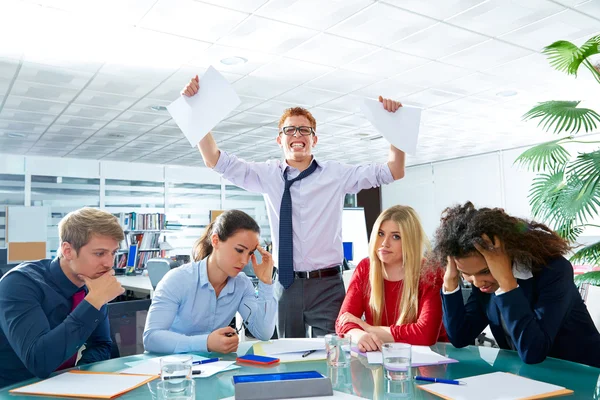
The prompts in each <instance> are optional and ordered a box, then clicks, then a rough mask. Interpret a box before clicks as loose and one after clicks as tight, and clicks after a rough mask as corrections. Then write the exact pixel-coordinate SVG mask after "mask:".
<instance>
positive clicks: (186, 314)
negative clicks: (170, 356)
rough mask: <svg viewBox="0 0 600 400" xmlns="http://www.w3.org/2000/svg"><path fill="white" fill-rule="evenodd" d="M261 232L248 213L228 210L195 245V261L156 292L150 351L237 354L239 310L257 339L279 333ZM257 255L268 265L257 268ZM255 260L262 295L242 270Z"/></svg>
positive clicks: (151, 313)
mask: <svg viewBox="0 0 600 400" xmlns="http://www.w3.org/2000/svg"><path fill="white" fill-rule="evenodd" d="M259 237H260V228H259V226H258V224H257V223H256V221H254V219H252V217H250V216H249V215H248V214H246V213H244V212H242V211H239V210H229V211H225V212H224V213H223V214H221V215H219V216H218V217H217V219H216V220H215V221H214V222H212V223H211V224H210V225H209V226H207V227H206V231H205V232H204V234H203V235H202V237H201V238H200V239H198V241H196V243H195V244H194V248H193V251H192V255H193V259H194V261H193V262H192V263H189V264H186V265H183V266H181V267H179V268H175V269H173V270H171V271H169V272H168V273H167V274H166V275H165V276H164V278H163V279H162V280H161V281H160V282H159V284H158V286H157V287H156V291H155V292H154V297H153V299H152V305H151V306H150V310H149V312H148V317H147V319H146V328H145V329H144V347H145V349H146V350H147V351H150V352H158V353H186V352H194V351H195V352H207V351H208V352H217V353H231V352H235V351H236V350H237V347H238V342H239V338H238V336H237V334H236V330H235V329H233V328H231V327H229V326H228V325H229V323H230V321H231V319H232V318H233V317H234V316H235V313H236V311H238V312H239V313H240V314H241V316H242V319H243V321H244V324H245V325H246V326H247V327H248V329H249V330H250V332H251V333H252V335H253V336H254V337H256V338H257V339H260V340H268V339H270V338H271V336H272V335H273V332H274V330H275V318H276V315H277V300H276V298H275V297H274V295H273V286H272V279H271V278H272V274H273V259H272V257H271V255H270V254H269V253H268V252H266V251H265V250H264V249H262V248H261V247H260V246H259V244H258V243H259ZM254 251H259V252H260V254H261V256H262V263H261V264H257V261H256V256H255V255H254ZM249 260H251V261H252V265H253V267H254V272H255V274H256V276H257V278H258V279H259V283H258V294H256V293H255V289H254V285H253V284H252V281H251V280H250V278H248V277H247V276H246V275H245V274H244V273H243V272H241V271H242V268H244V266H245V265H246V264H247V263H248V261H249Z"/></svg>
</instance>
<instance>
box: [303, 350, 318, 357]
mask: <svg viewBox="0 0 600 400" xmlns="http://www.w3.org/2000/svg"><path fill="white" fill-rule="evenodd" d="M315 351H316V350H309V351H307V352H306V353H304V354H302V358H304V357H308V356H310V355H311V354H312V353H314V352H315Z"/></svg>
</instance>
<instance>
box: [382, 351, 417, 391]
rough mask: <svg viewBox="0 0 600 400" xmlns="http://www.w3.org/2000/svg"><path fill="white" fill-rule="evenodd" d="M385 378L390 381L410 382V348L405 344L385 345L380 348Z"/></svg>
mask: <svg viewBox="0 0 600 400" xmlns="http://www.w3.org/2000/svg"><path fill="white" fill-rule="evenodd" d="M381 353H382V355H383V370H384V374H385V378H386V379H388V380H390V381H397V382H404V381H408V382H410V381H411V378H412V376H411V368H410V357H411V346H410V344H406V343H385V344H384V345H383V347H382V348H381Z"/></svg>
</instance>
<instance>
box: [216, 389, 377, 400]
mask: <svg viewBox="0 0 600 400" xmlns="http://www.w3.org/2000/svg"><path fill="white" fill-rule="evenodd" d="M364 398H365V397H358V396H355V395H353V394H348V393H344V392H338V391H337V390H334V391H333V396H319V397H311V399H313V400H332V399H340V400H356V399H364ZM223 400H235V397H234V396H232V397H227V398H225V399H223Z"/></svg>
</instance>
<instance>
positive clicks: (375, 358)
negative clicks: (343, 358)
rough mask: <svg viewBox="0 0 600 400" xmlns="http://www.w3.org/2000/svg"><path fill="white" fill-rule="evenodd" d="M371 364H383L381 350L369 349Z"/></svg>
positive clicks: (368, 354) (368, 358)
mask: <svg viewBox="0 0 600 400" xmlns="http://www.w3.org/2000/svg"><path fill="white" fill-rule="evenodd" d="M367 361H368V362H369V364H383V354H382V353H381V352H380V351H367Z"/></svg>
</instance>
